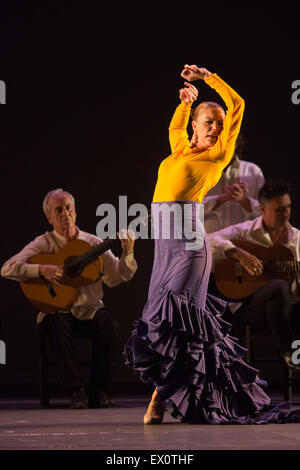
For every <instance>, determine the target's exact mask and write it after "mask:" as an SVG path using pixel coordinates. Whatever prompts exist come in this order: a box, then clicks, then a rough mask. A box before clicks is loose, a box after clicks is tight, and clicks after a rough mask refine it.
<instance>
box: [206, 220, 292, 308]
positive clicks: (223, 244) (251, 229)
mask: <svg viewBox="0 0 300 470" xmlns="http://www.w3.org/2000/svg"><path fill="white" fill-rule="evenodd" d="M208 239H209V242H210V246H211V250H212V259H213V265H212V271H213V270H214V264H215V262H216V260H218V259H224V258H226V251H227V250H230V249H231V248H235V245H234V244H233V243H232V242H231V241H230V240H247V241H251V242H253V243H256V244H258V245H261V246H265V247H270V246H273V243H272V240H271V238H270V235H269V233H268V232H267V230H266V229H265V228H264V225H263V222H262V216H260V217H257V218H256V219H254V220H247V221H246V222H243V223H241V224H237V225H233V226H230V227H227V228H225V229H223V230H220V231H218V232H214V233H211V234H209V235H208ZM284 246H286V247H287V248H289V249H290V250H291V251H292V253H293V255H294V259H295V260H296V261H299V260H300V231H299V230H298V229H297V228H295V227H292V226H291V225H290V224H289V225H288V242H287V243H285V245H284ZM297 280H298V284H300V277H299V273H297ZM292 295H293V303H296V302H299V301H300V298H299V297H298V293H297V283H296V282H294V283H293V285H292ZM240 305H241V303H238V304H237V303H236V302H232V303H230V308H231V310H232V311H235V310H236V309H237V308H238V307H239V306H240Z"/></svg>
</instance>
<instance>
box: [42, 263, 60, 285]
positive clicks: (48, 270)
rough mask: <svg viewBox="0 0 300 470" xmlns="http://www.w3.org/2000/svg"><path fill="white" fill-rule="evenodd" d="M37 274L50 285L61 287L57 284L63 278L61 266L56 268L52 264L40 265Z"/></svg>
mask: <svg viewBox="0 0 300 470" xmlns="http://www.w3.org/2000/svg"><path fill="white" fill-rule="evenodd" d="M39 273H40V274H41V275H42V276H44V277H45V278H46V279H48V281H50V282H51V283H52V284H54V285H56V286H58V287H61V284H59V282H58V281H60V279H61V278H62V276H63V267H62V266H56V265H53V264H40V265H39Z"/></svg>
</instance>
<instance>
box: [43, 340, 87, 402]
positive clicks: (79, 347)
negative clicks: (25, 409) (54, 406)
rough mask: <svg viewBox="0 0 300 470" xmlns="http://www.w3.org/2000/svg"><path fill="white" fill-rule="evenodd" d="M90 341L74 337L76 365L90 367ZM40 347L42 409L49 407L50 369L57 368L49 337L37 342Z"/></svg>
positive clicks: (54, 352) (54, 349)
mask: <svg viewBox="0 0 300 470" xmlns="http://www.w3.org/2000/svg"><path fill="white" fill-rule="evenodd" d="M91 343H92V341H91V339H90V338H85V337H74V344H75V348H76V355H77V357H78V360H77V364H78V366H79V367H81V366H89V367H91V366H92V360H91V357H92V352H91V347H92V346H91ZM39 346H40V383H39V388H40V405H41V406H42V407H49V406H50V395H51V381H50V368H51V367H54V368H57V366H58V360H57V350H56V347H55V344H54V343H53V342H52V341H51V338H50V337H49V336H46V337H43V338H42V340H41V339H40V342H39Z"/></svg>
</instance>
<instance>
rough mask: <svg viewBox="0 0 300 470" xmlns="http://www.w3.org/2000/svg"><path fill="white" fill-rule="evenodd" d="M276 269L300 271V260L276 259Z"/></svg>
mask: <svg viewBox="0 0 300 470" xmlns="http://www.w3.org/2000/svg"><path fill="white" fill-rule="evenodd" d="M275 268H276V271H277V272H278V271H280V272H284V273H294V272H298V271H300V261H295V260H290V261H275Z"/></svg>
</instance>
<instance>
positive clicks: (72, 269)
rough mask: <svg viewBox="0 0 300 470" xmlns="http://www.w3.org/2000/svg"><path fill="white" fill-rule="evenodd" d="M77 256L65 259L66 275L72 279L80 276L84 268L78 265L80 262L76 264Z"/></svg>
mask: <svg viewBox="0 0 300 470" xmlns="http://www.w3.org/2000/svg"><path fill="white" fill-rule="evenodd" d="M76 258H77V256H70V257H69V258H66V259H65V262H64V274H65V275H67V276H70V277H75V276H78V275H79V274H81V273H82V271H83V269H84V267H83V266H81V265H80V263H78V261H76V262H75V259H76Z"/></svg>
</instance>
